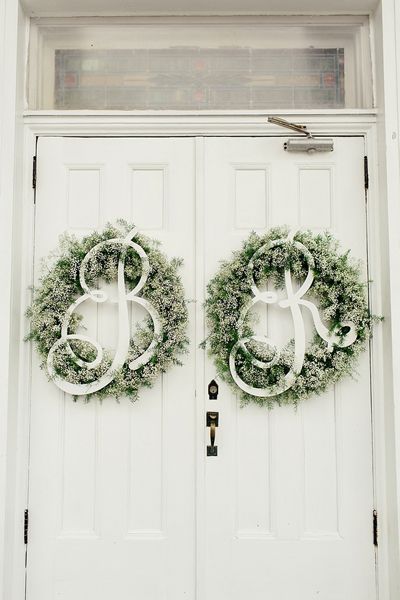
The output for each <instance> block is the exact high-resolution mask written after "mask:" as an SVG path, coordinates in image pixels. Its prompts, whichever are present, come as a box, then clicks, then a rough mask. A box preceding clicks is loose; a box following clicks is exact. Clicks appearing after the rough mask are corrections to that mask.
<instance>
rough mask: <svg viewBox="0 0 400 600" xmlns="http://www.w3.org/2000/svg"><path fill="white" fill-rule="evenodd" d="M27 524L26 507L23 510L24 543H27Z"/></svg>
mask: <svg viewBox="0 0 400 600" xmlns="http://www.w3.org/2000/svg"><path fill="white" fill-rule="evenodd" d="M28 525H29V512H28V509H27V508H26V509H25V511H24V544H25V545H26V544H27V543H28Z"/></svg>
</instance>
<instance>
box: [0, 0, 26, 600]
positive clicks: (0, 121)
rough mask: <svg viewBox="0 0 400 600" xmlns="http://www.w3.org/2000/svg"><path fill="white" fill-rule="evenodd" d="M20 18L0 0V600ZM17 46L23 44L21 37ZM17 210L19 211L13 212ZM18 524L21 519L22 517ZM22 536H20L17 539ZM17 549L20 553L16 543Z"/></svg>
mask: <svg viewBox="0 0 400 600" xmlns="http://www.w3.org/2000/svg"><path fill="white" fill-rule="evenodd" d="M24 31H25V21H24V18H23V15H22V13H21V11H20V9H19V4H18V0H1V1H0V82H1V85H0V215H1V218H0V265H1V269H0V272H1V293H0V315H1V317H0V318H1V321H0V323H1V335H0V583H1V585H0V599H1V600H6V599H7V600H11V594H10V590H11V588H10V583H11V575H12V569H13V556H14V539H16V538H15V537H14V526H15V523H16V520H15V517H16V515H15V514H14V511H13V505H14V493H15V481H14V474H15V462H14V461H15V455H16V452H15V445H16V440H17V436H16V425H17V419H16V418H15V411H16V409H17V405H16V402H15V399H16V397H17V394H16V389H17V378H18V346H19V343H18V342H19V339H20V335H19V317H18V312H19V302H18V299H19V296H20V293H19V292H20V290H19V288H18V281H19V277H18V271H19V254H18V252H15V251H14V248H16V247H18V245H19V240H18V236H19V233H18V232H19V228H18V227H15V226H14V224H15V222H16V221H17V220H18V218H19V214H20V204H21V202H22V194H21V183H22V177H21V169H22V148H23V136H22V134H23V130H22V110H23V106H22V100H23V73H24V53H23V52H19V50H18V48H19V46H18V39H20V40H21V37H23V35H24ZM21 47H22V48H23V40H22V44H21ZM18 213H19V214H18ZM21 524H22V518H21ZM20 539H22V538H20ZM19 552H20V553H21V552H23V546H22V545H20V547H19Z"/></svg>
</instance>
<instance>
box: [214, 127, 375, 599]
mask: <svg viewBox="0 0 400 600" xmlns="http://www.w3.org/2000/svg"><path fill="white" fill-rule="evenodd" d="M204 156H205V178H204V181H205V189H204V198H205V200H204V202H205V222H206V223H207V226H206V228H205V234H204V235H205V244H204V247H205V249H206V250H205V253H206V257H205V273H206V277H205V278H206V280H208V279H209V278H210V277H212V276H213V274H214V273H215V271H216V270H217V268H218V264H219V261H220V260H221V259H224V258H229V257H230V255H231V252H232V250H233V249H237V248H239V247H240V243H241V241H242V240H243V239H244V238H245V237H247V236H248V235H249V233H250V232H251V231H252V230H255V231H263V230H264V229H265V228H268V227H271V226H276V225H283V224H289V225H291V226H293V227H295V228H296V227H297V228H299V227H302V228H311V229H313V230H314V231H320V230H321V231H324V230H327V229H328V230H330V231H331V232H332V233H333V234H334V235H335V236H336V237H337V238H338V239H339V240H340V241H341V243H342V246H343V248H344V249H347V248H351V251H352V254H353V256H355V257H356V258H359V259H362V260H363V262H364V264H365V265H366V261H367V256H366V239H365V197H364V188H363V179H362V177H363V171H362V160H363V140H362V139H361V138H352V139H344V138H337V139H335V150H334V152H333V153H329V154H316V155H313V156H308V155H304V156H303V155H293V154H289V153H286V152H284V151H283V148H282V139H279V138H275V139H265V138H251V139H249V138H232V139H228V140H226V139H218V138H214V139H207V140H205V152H204ZM365 277H366V272H365ZM291 332H292V324H291V322H290V317H289V315H286V314H285V312H284V311H280V312H279V311H275V312H274V311H270V313H269V314H268V335H269V336H270V337H272V338H273V339H277V340H280V338H281V337H282V336H283V335H284V334H285V335H286V336H288V337H289V338H290V336H291ZM263 333H264V332H263ZM214 376H215V371H214V368H213V365H212V364H211V363H210V362H209V363H208V366H207V370H206V382H208V381H210V380H211V379H212V378H213V377H214ZM208 410H217V404H216V402H215V401H210V402H209V403H208ZM218 410H219V412H220V426H219V428H218V430H217V444H218V452H219V456H218V458H208V459H207V476H206V490H207V492H206V497H207V501H206V503H207V543H206V580H207V596H206V597H207V600H211V599H212V598H213V597H215V598H221V599H224V600H225V599H226V600H228V598H229V600H243V599H244V598H252V600H264V599H265V598H266V597H271V598H273V599H274V600H292V599H293V598H296V600H299V599H301V600H303V599H304V600H306V599H307V600H308V599H310V598H321V599H324V600H347V599H350V598H351V599H353V598H359V599H360V600H361V599H363V600H366V599H372V598H374V597H375V580H374V560H375V556H374V547H373V544H372V533H371V531H372V529H371V527H372V526H371V523H372V510H373V495H372V491H373V486H372V466H371V460H372V458H371V428H370V419H371V414H370V410H371V409H370V381H369V358H368V353H365V354H364V355H363V356H362V357H361V360H360V362H359V365H358V373H357V379H356V380H352V379H351V378H347V379H346V380H345V381H343V382H341V383H340V384H339V385H337V386H336V387H335V388H334V389H331V390H329V391H328V392H327V393H326V394H324V395H323V396H320V397H316V398H312V399H310V400H307V401H305V402H304V403H303V404H301V405H300V406H299V408H298V410H297V412H296V411H295V410H294V409H293V408H291V407H290V408H289V407H281V408H275V409H274V410H272V411H270V412H268V410H266V409H265V408H260V407H258V406H246V407H244V408H239V406H238V403H237V401H236V400H235V398H234V395H233V394H232V393H231V392H230V390H229V389H228V388H227V386H225V385H222V386H221V388H220V393H219V398H218Z"/></svg>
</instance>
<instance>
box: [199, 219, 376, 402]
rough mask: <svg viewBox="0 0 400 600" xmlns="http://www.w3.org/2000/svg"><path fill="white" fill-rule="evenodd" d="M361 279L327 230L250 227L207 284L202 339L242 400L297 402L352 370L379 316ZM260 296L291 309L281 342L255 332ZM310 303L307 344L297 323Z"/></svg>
mask: <svg viewBox="0 0 400 600" xmlns="http://www.w3.org/2000/svg"><path fill="white" fill-rule="evenodd" d="M271 284H272V286H273V288H274V289H275V290H277V291H278V292H274V291H270V290H269V288H268V286H270V287H271ZM366 287H367V284H366V283H365V282H363V281H362V277H361V268H360V264H358V263H356V262H355V261H353V260H352V259H351V258H350V256H349V252H346V253H345V254H342V253H340V252H339V243H338V242H337V241H336V240H335V239H334V238H333V236H332V235H331V234H330V233H324V234H318V235H315V234H313V233H311V232H310V231H297V232H290V230H289V228H287V227H280V228H274V229H271V230H269V231H268V232H267V233H266V234H264V235H261V236H260V235H257V234H256V233H252V234H251V235H250V236H249V237H248V239H246V240H245V241H244V243H243V246H242V248H241V249H240V250H239V251H237V252H235V253H234V254H233V257H232V259H231V260H230V261H226V262H223V263H222V265H221V267H220V269H219V271H218V272H217V274H216V275H215V276H214V277H213V279H212V280H211V281H210V283H209V284H208V288H207V291H208V294H207V298H206V303H205V307H206V318H207V324H208V327H209V336H208V338H207V339H206V341H205V342H204V346H206V347H208V350H209V354H210V356H212V358H213V359H214V363H215V366H216V369H217V372H218V374H219V376H220V377H221V379H223V380H224V381H226V382H227V383H228V384H230V385H231V386H232V388H233V389H234V390H235V392H236V393H238V395H239V396H240V398H241V401H242V404H246V403H249V402H255V403H257V404H261V405H267V406H268V407H272V406H274V405H276V404H278V405H282V404H294V405H297V404H298V402H299V401H300V400H303V399H305V398H308V397H309V396H312V395H314V394H320V393H322V392H324V391H325V390H326V389H327V388H328V387H329V386H330V385H332V384H334V383H336V382H337V381H339V379H341V378H342V377H344V376H345V375H351V374H352V373H353V370H354V366H355V362H356V359H357V357H358V356H359V354H360V352H361V351H362V350H363V349H364V348H365V345H366V342H367V340H368V338H369V336H370V334H371V328H372V324H373V322H374V320H375V319H377V317H374V316H372V315H371V313H370V311H369V308H368V302H367V299H366ZM279 290H281V291H280V292H279ZM282 290H283V291H284V293H283V292H282ZM260 302H261V303H264V304H267V305H268V304H275V305H276V306H278V307H279V308H281V309H282V311H289V312H291V313H292V317H293V325H294V331H295V335H294V339H292V340H290V341H288V343H287V344H286V345H284V346H283V347H282V348H279V349H278V348H277V346H276V345H275V344H274V343H273V341H272V340H270V339H269V338H268V337H267V336H259V335H255V334H254V329H255V321H256V320H257V319H256V318H255V315H254V310H252V309H253V307H254V305H256V304H258V303H260ZM307 309H308V311H309V312H310V313H311V317H312V319H313V321H314V325H315V335H314V337H313V339H312V341H311V342H310V343H309V344H308V346H307V344H306V343H305V337H304V334H303V331H302V314H303V313H304V312H305V311H306V310H307ZM321 317H322V318H321Z"/></svg>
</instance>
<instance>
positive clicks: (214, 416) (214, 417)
mask: <svg viewBox="0 0 400 600" xmlns="http://www.w3.org/2000/svg"><path fill="white" fill-rule="evenodd" d="M212 423H214V424H215V427H218V425H219V413H218V412H214V411H213V410H210V411H208V413H206V426H207V427H211V424H212Z"/></svg>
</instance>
